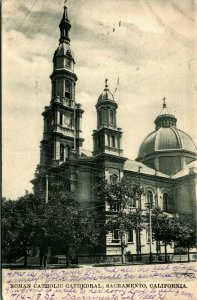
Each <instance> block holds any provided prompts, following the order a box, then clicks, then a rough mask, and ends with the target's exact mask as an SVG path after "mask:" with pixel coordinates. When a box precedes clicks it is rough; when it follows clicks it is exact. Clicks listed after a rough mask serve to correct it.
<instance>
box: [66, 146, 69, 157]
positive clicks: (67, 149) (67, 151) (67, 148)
mask: <svg viewBox="0 0 197 300" xmlns="http://www.w3.org/2000/svg"><path fill="white" fill-rule="evenodd" d="M68 158H69V147H68V146H66V147H65V160H67V159H68Z"/></svg>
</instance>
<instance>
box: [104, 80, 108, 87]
mask: <svg viewBox="0 0 197 300" xmlns="http://www.w3.org/2000/svg"><path fill="white" fill-rule="evenodd" d="M107 82H108V79H107V78H106V79H105V88H106V89H107V88H108V84H107Z"/></svg>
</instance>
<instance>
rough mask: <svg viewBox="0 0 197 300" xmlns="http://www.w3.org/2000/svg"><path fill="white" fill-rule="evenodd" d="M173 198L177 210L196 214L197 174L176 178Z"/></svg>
mask: <svg viewBox="0 0 197 300" xmlns="http://www.w3.org/2000/svg"><path fill="white" fill-rule="evenodd" d="M173 199H174V205H175V211H176V212H178V213H186V214H193V215H194V216H196V210H197V174H190V175H188V176H185V177H182V178H179V179H177V180H176V182H175V184H174V187H173Z"/></svg>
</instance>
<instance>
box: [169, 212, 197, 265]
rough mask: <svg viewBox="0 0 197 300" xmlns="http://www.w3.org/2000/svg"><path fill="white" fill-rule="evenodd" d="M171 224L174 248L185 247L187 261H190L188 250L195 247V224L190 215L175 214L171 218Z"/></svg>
mask: <svg viewBox="0 0 197 300" xmlns="http://www.w3.org/2000/svg"><path fill="white" fill-rule="evenodd" d="M173 223H174V241H175V244H176V247H185V248H186V249H187V255H188V261H190V255H189V251H190V248H193V247H196V222H195V221H194V220H193V218H192V216H191V215H186V214H181V215H178V214H176V215H175V216H174V218H173Z"/></svg>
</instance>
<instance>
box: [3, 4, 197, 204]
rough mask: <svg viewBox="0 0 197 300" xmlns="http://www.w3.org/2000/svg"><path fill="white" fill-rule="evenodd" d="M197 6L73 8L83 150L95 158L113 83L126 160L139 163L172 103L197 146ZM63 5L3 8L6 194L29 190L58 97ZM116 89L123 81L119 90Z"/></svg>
mask: <svg viewBox="0 0 197 300" xmlns="http://www.w3.org/2000/svg"><path fill="white" fill-rule="evenodd" d="M195 3H196V2H195V0H192V1H191V0H68V1H67V3H66V5H67V7H68V16H69V19H70V22H71V25H72V28H71V34H70V36H71V49H72V51H73V52H74V56H75V61H76V67H75V72H76V74H77V76H78V81H77V85H76V101H77V102H79V103H80V104H81V105H82V107H83V109H84V111H85V112H84V114H83V120H82V130H83V137H84V138H85V142H84V145H83V148H84V149H86V150H92V131H93V129H96V109H95V104H96V102H97V99H98V97H99V95H100V94H101V93H102V91H103V89H104V81H105V78H108V84H109V88H110V91H111V92H112V93H114V91H115V90H116V88H117V91H116V92H115V94H114V97H115V100H116V102H117V103H118V127H121V128H122V130H123V150H124V156H125V157H127V158H130V159H135V158H136V157H137V155H138V150H139V147H140V144H141V143H142V141H143V140H144V138H145V137H146V136H147V135H148V134H149V133H150V132H152V131H154V120H155V118H156V117H157V115H158V114H159V113H160V111H161V109H162V98H163V97H166V99H167V100H166V101H167V107H168V111H169V112H170V113H171V114H174V115H175V116H176V117H177V119H178V121H177V127H178V128H180V129H182V130H183V131H185V132H187V133H189V134H190V136H191V137H192V138H193V140H194V141H195V143H196V144H197V130H196V128H197V126H196V125H197V118H196V117H195V116H196V115H197V105H196V101H195V100H196V93H197V83H196V82H195V78H196V65H197V54H196V28H197V27H196V19H195V18H196V16H195V14H196V7H195V5H196V4H195ZM63 5H64V1H61V0H54V1H50V0H3V1H2V24H3V26H2V75H3V76H2V77H3V79H2V86H3V88H2V96H3V105H2V108H3V112H2V118H3V196H5V197H7V198H11V199H17V198H18V197H19V196H22V195H24V193H25V190H29V191H31V190H32V184H31V183H30V180H31V179H33V177H34V171H35V168H36V166H37V164H38V163H39V159H40V148H39V147H40V141H41V139H42V132H43V119H42V116H41V113H42V111H43V110H44V106H47V105H49V102H50V100H51V99H50V97H51V83H50V79H49V76H50V74H51V73H52V58H53V54H54V51H55V50H56V48H57V47H58V43H59V41H58V40H59V27H58V25H59V23H60V20H61V17H62V14H63ZM118 82H119V83H118Z"/></svg>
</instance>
